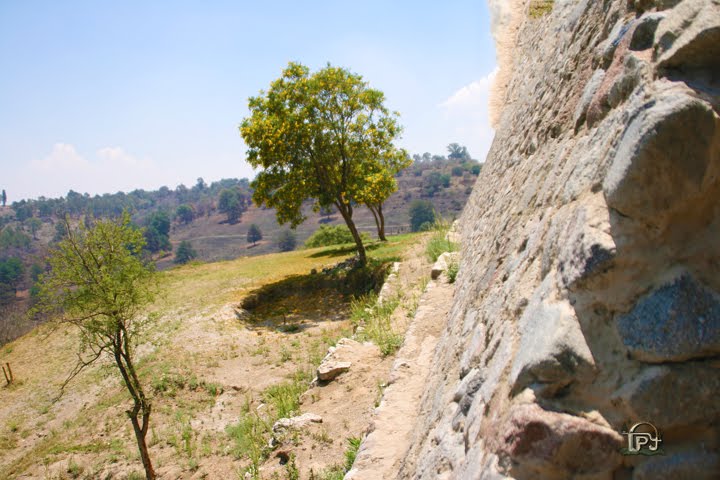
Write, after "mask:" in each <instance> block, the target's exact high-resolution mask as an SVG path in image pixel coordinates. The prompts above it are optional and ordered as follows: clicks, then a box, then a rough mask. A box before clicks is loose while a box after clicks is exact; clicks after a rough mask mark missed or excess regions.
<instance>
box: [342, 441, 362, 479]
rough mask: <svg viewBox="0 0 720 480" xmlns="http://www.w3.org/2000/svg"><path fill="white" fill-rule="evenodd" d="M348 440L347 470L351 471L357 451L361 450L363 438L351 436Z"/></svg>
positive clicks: (346, 453)
mask: <svg viewBox="0 0 720 480" xmlns="http://www.w3.org/2000/svg"><path fill="white" fill-rule="evenodd" d="M347 442H348V448H347V450H345V472H349V471H350V469H351V468H352V466H353V463H355V457H357V452H358V450H360V444H361V443H362V438H360V437H350V438H348V439H347Z"/></svg>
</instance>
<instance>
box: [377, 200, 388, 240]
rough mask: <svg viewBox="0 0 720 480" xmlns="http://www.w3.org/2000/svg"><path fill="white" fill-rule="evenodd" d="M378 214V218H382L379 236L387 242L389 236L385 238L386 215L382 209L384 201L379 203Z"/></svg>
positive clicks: (379, 225)
mask: <svg viewBox="0 0 720 480" xmlns="http://www.w3.org/2000/svg"><path fill="white" fill-rule="evenodd" d="M377 216H378V219H379V220H380V221H379V223H378V237H379V238H380V240H382V241H383V242H387V238H385V216H384V215H383V211H382V203H380V204H378V207H377Z"/></svg>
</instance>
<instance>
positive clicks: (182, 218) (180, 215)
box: [175, 203, 195, 224]
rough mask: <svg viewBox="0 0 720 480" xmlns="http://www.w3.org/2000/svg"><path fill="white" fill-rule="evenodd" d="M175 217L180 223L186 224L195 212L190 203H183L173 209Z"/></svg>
mask: <svg viewBox="0 0 720 480" xmlns="http://www.w3.org/2000/svg"><path fill="white" fill-rule="evenodd" d="M175 218H177V219H178V221H179V222H180V223H184V224H188V223H190V222H192V221H193V219H194V218H195V212H194V211H193V208H192V207H191V206H190V205H188V204H187V203H183V204H182V205H180V206H179V207H177V209H176V210H175Z"/></svg>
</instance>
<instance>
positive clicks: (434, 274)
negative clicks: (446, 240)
mask: <svg viewBox="0 0 720 480" xmlns="http://www.w3.org/2000/svg"><path fill="white" fill-rule="evenodd" d="M459 257H460V254H459V253H458V252H445V253H443V254H441V255H440V256H439V257H438V259H437V261H436V262H435V264H434V265H433V267H432V270H431V271H430V277H431V278H432V279H433V280H437V278H438V277H439V276H440V275H442V274H443V273H444V272H447V269H448V267H449V266H450V265H451V264H452V263H453V262H457V261H458V259H459Z"/></svg>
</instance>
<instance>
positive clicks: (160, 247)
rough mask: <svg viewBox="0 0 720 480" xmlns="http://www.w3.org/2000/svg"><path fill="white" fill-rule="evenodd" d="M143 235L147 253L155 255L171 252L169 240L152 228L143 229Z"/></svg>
mask: <svg viewBox="0 0 720 480" xmlns="http://www.w3.org/2000/svg"><path fill="white" fill-rule="evenodd" d="M143 235H144V236H145V245H146V247H147V249H148V251H149V252H152V253H157V252H160V251H168V250H172V244H171V243H170V238H168V236H167V235H163V234H162V233H160V232H158V231H157V230H156V229H155V228H154V227H147V228H145V232H144V234H143Z"/></svg>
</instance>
